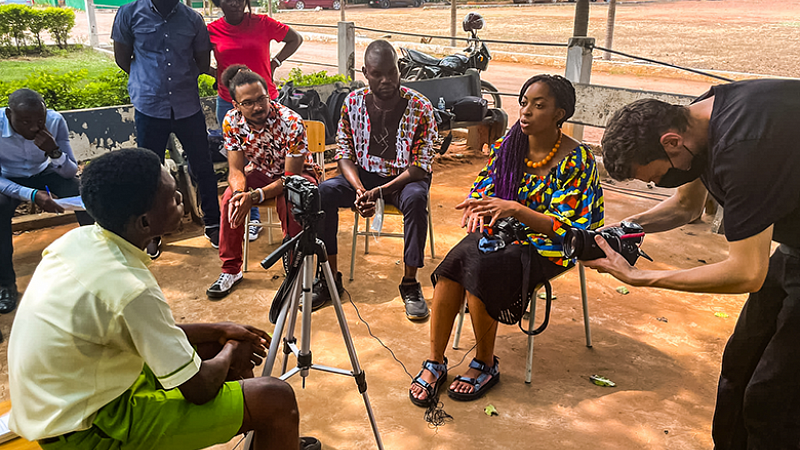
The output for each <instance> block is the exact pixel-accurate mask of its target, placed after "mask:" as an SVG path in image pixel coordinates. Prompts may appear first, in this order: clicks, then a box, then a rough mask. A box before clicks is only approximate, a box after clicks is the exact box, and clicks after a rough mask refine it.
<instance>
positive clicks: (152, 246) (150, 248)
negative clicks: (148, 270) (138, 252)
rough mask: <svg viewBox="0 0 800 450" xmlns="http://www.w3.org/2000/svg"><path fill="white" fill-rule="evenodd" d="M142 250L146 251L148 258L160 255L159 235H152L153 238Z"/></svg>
mask: <svg viewBox="0 0 800 450" xmlns="http://www.w3.org/2000/svg"><path fill="white" fill-rule="evenodd" d="M144 251H145V252H147V256H149V257H150V259H156V258H158V257H159V256H161V236H156V237H154V238H153V240H151V241H150V243H149V244H147V247H145V249H144Z"/></svg>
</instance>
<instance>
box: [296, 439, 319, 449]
mask: <svg viewBox="0 0 800 450" xmlns="http://www.w3.org/2000/svg"><path fill="white" fill-rule="evenodd" d="M300 449H301V450H322V443H321V442H320V441H319V439H317V438H313V437H311V436H301V437H300Z"/></svg>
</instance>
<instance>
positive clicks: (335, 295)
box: [303, 260, 383, 450]
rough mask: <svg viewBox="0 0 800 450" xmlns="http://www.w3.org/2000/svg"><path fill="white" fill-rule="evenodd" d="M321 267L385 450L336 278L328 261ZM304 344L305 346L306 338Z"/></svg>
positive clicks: (374, 430)
mask: <svg viewBox="0 0 800 450" xmlns="http://www.w3.org/2000/svg"><path fill="white" fill-rule="evenodd" d="M321 265H322V273H323V275H324V276H325V281H327V284H328V289H329V291H330V294H331V299H333V307H334V309H335V310H336V318H337V319H338V320H339V328H341V330H342V337H343V338H344V343H345V346H346V347H347V354H348V355H349V356H350V364H351V365H352V366H353V377H354V378H355V379H356V385H357V386H358V392H359V393H361V397H362V398H363V399H364V406H365V407H366V408H367V415H368V416H369V423H370V426H372V433H373V434H374V435H375V442H376V443H377V444H378V448H379V449H380V450H383V441H382V440H381V434H380V431H378V424H377V422H376V421H375V414H374V413H373V412H372V405H371V404H370V402H369V396H368V395H367V379H366V376H365V375H364V371H363V370H361V365H360V364H359V363H358V355H356V348H355V346H354V345H353V338H352V337H351V336H350V327H349V326H348V325H347V320H346V319H345V317H344V309H343V308H342V299H341V298H339V292H338V291H337V290H336V283H335V281H334V280H335V278H334V277H333V272H332V271H331V266H330V264H328V261H327V260H325V261H324V262H323V263H322V264H321ZM309 297H310V295H309ZM310 303H311V302H310V301H309V304H310ZM303 310H304V312H305V307H303ZM303 332H305V326H304V327H303ZM303 343H304V345H305V336H304V340H303Z"/></svg>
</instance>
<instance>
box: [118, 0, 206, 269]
mask: <svg viewBox="0 0 800 450" xmlns="http://www.w3.org/2000/svg"><path fill="white" fill-rule="evenodd" d="M111 39H113V40H114V59H115V60H116V62H117V65H118V66H119V67H120V68H121V69H122V70H124V71H125V72H127V73H128V74H130V78H129V79H128V92H129V93H130V96H131V102H132V103H133V106H134V107H135V108H136V114H135V121H136V142H137V144H138V145H139V147H142V148H146V149H148V150H152V151H154V152H155V153H156V154H157V155H158V156H159V157H160V158H161V161H162V162H163V161H164V150H165V149H166V147H167V140H168V139H169V134H170V133H175V136H177V137H178V140H180V142H181V145H182V146H183V149H184V150H185V151H186V155H187V157H188V160H189V170H190V171H191V172H192V176H193V177H194V178H195V179H196V180H197V187H198V192H199V193H200V206H201V207H202V209H203V222H204V223H205V226H206V227H205V233H204V234H205V236H206V238H208V240H209V241H211V245H212V246H213V247H214V248H218V247H219V218H220V216H219V199H218V197H217V178H216V175H215V174H214V167H213V165H212V163H211V154H210V153H209V151H208V135H207V132H206V121H205V116H204V115H203V110H202V108H201V107H200V94H199V92H198V88H197V77H198V76H199V75H200V74H201V73H205V72H207V71H208V67H209V63H210V61H211V41H210V40H209V37H208V30H207V29H206V24H205V22H203V18H202V17H200V15H199V14H198V13H196V12H195V11H194V10H192V8H190V7H188V6H186V5H184V4H183V3H180V2H178V0H137V1H134V2H132V3H128V4H126V5H123V6H122V7H121V8H120V9H119V11H118V12H117V16H116V17H115V18H114V27H113V30H112V32H111ZM147 253H148V255H150V258H152V259H155V258H158V256H159V255H160V254H161V238H160V237H156V238H154V239H153V242H151V243H150V244H149V245H148V248H147Z"/></svg>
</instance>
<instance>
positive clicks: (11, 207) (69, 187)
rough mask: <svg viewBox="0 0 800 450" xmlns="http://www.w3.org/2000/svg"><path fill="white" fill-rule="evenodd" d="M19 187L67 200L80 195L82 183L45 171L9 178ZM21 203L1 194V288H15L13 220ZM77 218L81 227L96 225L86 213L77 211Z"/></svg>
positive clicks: (75, 179)
mask: <svg viewBox="0 0 800 450" xmlns="http://www.w3.org/2000/svg"><path fill="white" fill-rule="evenodd" d="M8 179H9V180H11V181H13V182H14V183H17V184H19V185H22V186H25V187H29V188H33V189H39V190H41V191H44V190H45V187H48V188H50V192H52V193H53V195H55V196H57V197H60V198H65V197H74V196H76V195H79V194H80V183H79V181H78V179H77V178H70V179H66V178H62V177H61V175H59V174H57V173H55V172H51V171H48V170H45V171H44V172H42V173H40V174H38V175H34V176H32V177H29V178H8ZM19 203H20V201H19V200H17V199H15V198H11V197H8V196H6V195H3V194H0V286H13V285H14V283H16V279H17V276H16V274H15V273H14V262H13V256H14V246H13V241H12V235H11V219H12V218H13V217H14V211H15V210H16V209H17V206H18V205H19ZM75 218H76V219H77V220H78V223H79V224H81V225H90V224H92V223H94V220H92V217H91V216H89V214H88V213H86V212H85V211H76V212H75Z"/></svg>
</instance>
